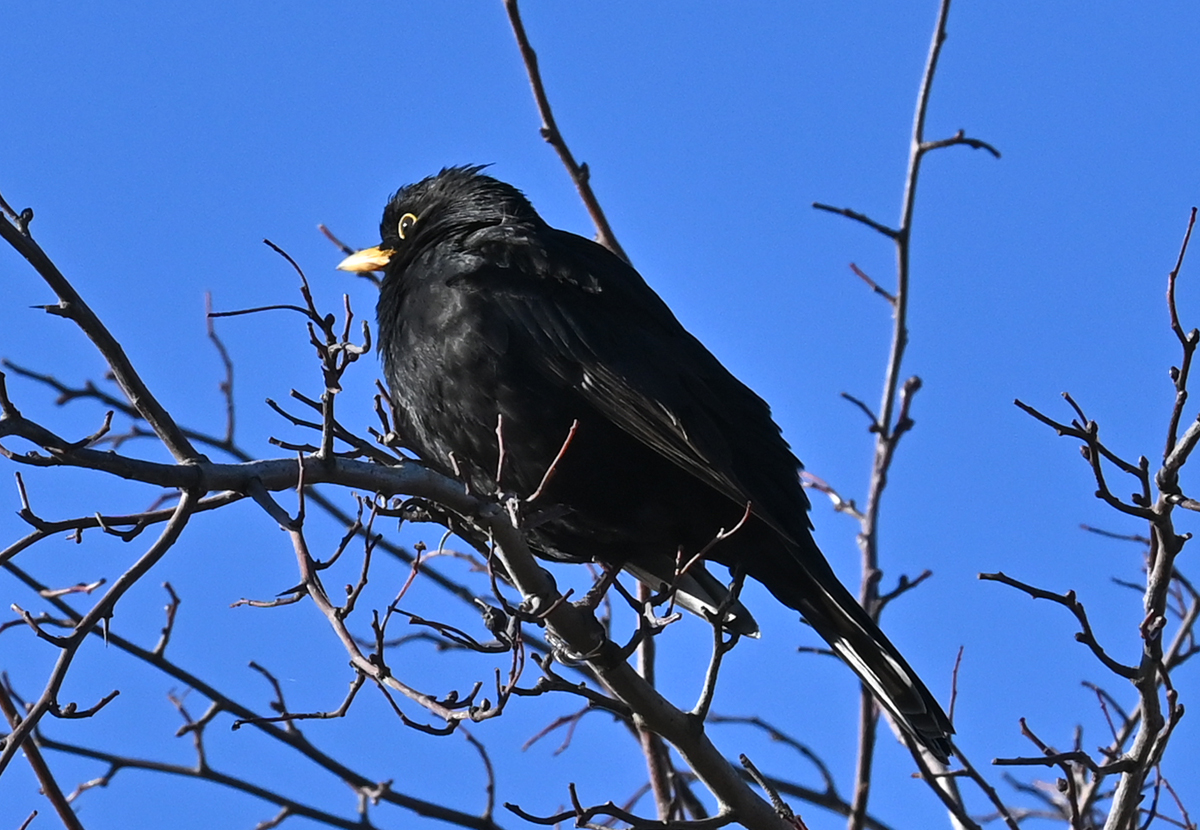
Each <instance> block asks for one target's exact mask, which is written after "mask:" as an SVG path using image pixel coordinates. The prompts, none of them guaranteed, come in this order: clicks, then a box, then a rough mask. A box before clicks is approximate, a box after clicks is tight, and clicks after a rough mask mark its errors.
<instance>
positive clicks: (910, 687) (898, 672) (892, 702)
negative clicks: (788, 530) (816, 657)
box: [762, 544, 954, 763]
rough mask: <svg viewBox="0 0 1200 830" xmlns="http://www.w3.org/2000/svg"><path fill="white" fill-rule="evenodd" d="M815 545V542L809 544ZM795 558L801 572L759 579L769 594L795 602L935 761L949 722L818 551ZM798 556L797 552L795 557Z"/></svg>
mask: <svg viewBox="0 0 1200 830" xmlns="http://www.w3.org/2000/svg"><path fill="white" fill-rule="evenodd" d="M813 547H814V549H815V548H816V546H815V544H814V545H813ZM817 556H818V557H819V565H815V566H811V567H810V565H811V563H812V560H811V559H809V558H807V557H806V558H805V561H803V562H801V563H800V564H801V570H803V572H804V573H803V577H802V578H796V576H795V575H790V576H789V578H788V579H783V580H777V579H764V580H762V581H763V583H764V584H765V585H766V586H767V588H768V589H770V591H771V592H772V593H773V594H775V596H776V597H777V598H778V599H779V600H780V601H781V602H783V603H784V604H785V605H788V606H790V607H792V608H795V609H796V610H797V611H799V612H800V613H801V614H803V615H804V618H805V619H806V620H808V622H809V624H810V625H812V627H813V629H815V630H816V632H817V633H818V634H820V635H821V637H822V638H823V639H824V640H825V641H826V642H827V643H829V645H830V647H831V648H832V649H833V651H834V653H835V654H837V655H838V656H839V657H841V658H842V659H843V660H844V661H845V662H846V664H847V665H848V666H850V668H851V669H853V670H854V673H855V674H857V675H858V677H859V679H860V680H861V681H862V682H863V685H865V686H866V687H867V688H868V689H870V690H871V693H872V694H873V695H874V696H875V699H876V700H877V701H878V702H879V704H880V705H881V706H882V707H883V708H884V709H885V710H886V711H887V713H888V714H889V715H890V716H891V718H892V720H893V722H895V724H896V725H897V726H898V727H900V728H901V729H903V730H904V731H905V732H907V733H908V734H909V735H911V736H912V737H913V738H915V739H916V740H917V742H918V743H920V744H921V745H922V746H923V747H925V748H926V749H928V750H929V751H930V752H931V753H932V754H933V755H934V756H935V757H936V758H937V759H938V760H939V761H942V762H943V763H945V762H947V761H948V760H949V757H950V754H951V753H952V752H953V744H952V743H951V740H950V736H951V735H953V734H954V726H953V725H952V724H951V723H950V719H949V718H948V717H946V713H945V712H944V711H943V710H942V707H941V706H940V705H939V704H938V702H937V699H936V698H934V696H933V694H932V693H931V692H930V691H929V689H928V688H926V686H925V684H924V683H922V682H921V678H920V677H918V676H917V673H916V672H915V671H913V669H912V667H911V666H909V665H908V662H907V661H905V659H904V658H903V657H902V656H901V655H900V652H899V650H898V649H897V648H896V647H895V646H894V645H892V643H891V641H889V640H888V638H887V636H886V635H885V634H884V633H883V632H882V631H881V630H880V629H879V626H878V625H876V624H875V622H874V621H873V620H872V619H871V617H870V616H869V615H868V614H867V612H866V611H864V610H863V608H862V606H860V605H859V604H858V602H857V601H856V600H855V599H854V597H853V596H851V594H850V592H849V591H847V590H846V588H845V587H844V586H843V585H842V584H841V583H840V582H839V581H838V580H837V578H836V577H835V576H834V574H833V572H832V570H830V569H829V566H828V564H827V563H826V562H825V560H824V557H823V556H820V553H819V552H818V553H817ZM797 558H798V559H799V557H797Z"/></svg>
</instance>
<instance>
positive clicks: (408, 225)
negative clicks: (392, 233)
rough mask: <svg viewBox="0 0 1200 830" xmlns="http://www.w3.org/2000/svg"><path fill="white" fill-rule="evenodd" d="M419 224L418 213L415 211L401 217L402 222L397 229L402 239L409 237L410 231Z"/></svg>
mask: <svg viewBox="0 0 1200 830" xmlns="http://www.w3.org/2000/svg"><path fill="white" fill-rule="evenodd" d="M416 224H417V215H416V214H415V213H406V214H404V215H403V216H401V217H400V224H399V225H397V226H396V230H397V231H398V232H399V233H400V238H401V239H407V238H408V234H409V231H411V230H412V229H413V226H414V225H416Z"/></svg>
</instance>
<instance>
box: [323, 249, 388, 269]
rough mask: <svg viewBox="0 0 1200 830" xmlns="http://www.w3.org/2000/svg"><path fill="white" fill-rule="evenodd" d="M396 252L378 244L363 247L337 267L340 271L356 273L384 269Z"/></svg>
mask: <svg viewBox="0 0 1200 830" xmlns="http://www.w3.org/2000/svg"><path fill="white" fill-rule="evenodd" d="M394 253H396V252H395V251H389V250H388V249H387V248H380V247H378V246H376V247H374V248H363V249H362V250H361V251H357V252H356V253H353V254H350V256H348V257H346V258H345V259H343V260H342V261H341V262H339V263H338V266H337V267H338V270H339V271H353V272H354V273H356V274H361V273H364V272H366V271H382V270H383V269H384V266H386V265H387V264H388V261H389V260H390V259H391V258H392V255H393V254H394Z"/></svg>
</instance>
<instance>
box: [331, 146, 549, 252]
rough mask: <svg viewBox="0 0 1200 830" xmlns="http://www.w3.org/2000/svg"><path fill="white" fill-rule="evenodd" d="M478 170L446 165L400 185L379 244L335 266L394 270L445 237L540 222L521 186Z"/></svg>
mask: <svg viewBox="0 0 1200 830" xmlns="http://www.w3.org/2000/svg"><path fill="white" fill-rule="evenodd" d="M482 170H483V166H470V167H447V168H444V169H443V170H442V171H441V172H440V173H438V174H437V175H434V176H429V177H428V178H425V179H422V180H421V181H419V182H416V183H415V184H410V185H407V186H405V187H402V188H400V189H399V190H398V191H396V194H395V195H394V196H393V197H392V198H391V201H389V202H388V204H387V207H386V208H384V210H383V220H382V221H381V222H380V225H379V236H380V239H381V242H380V244H379V245H377V246H375V247H373V248H364V249H363V250H361V251H358V252H356V253H353V254H351V255H350V256H348V257H346V259H344V260H342V262H340V263H339V264H338V266H337V267H338V268H339V269H341V270H342V271H353V272H357V273H361V272H365V271H384V272H385V273H388V274H391V273H398V272H400V271H403V270H404V269H405V268H406V267H407V266H408V264H409V263H410V262H412V261H413V259H414V258H415V257H416V256H417V254H419V253H420V252H421V251H423V250H426V249H428V248H429V247H431V246H433V245H437V244H438V243H440V242H442V241H444V240H447V239H450V238H454V237H458V236H463V235H465V234H469V233H472V232H474V231H477V230H480V229H483V228H489V227H494V226H500V225H512V226H514V227H519V226H526V227H530V228H532V227H536V226H537V225H540V224H542V219H541V217H539V216H538V215H537V212H536V211H534V209H533V206H532V205H530V204H529V200H528V199H526V198H525V196H524V195H523V194H522V193H521V191H519V190H517V189H516V188H515V187H513V186H512V185H509V184H505V183H504V182H502V181H499V180H498V179H493V178H492V177H491V176H485V175H483V174H482V172H480V171H482Z"/></svg>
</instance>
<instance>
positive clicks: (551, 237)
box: [338, 167, 954, 761]
mask: <svg viewBox="0 0 1200 830" xmlns="http://www.w3.org/2000/svg"><path fill="white" fill-rule="evenodd" d="M481 169H482V168H480V167H453V168H448V169H445V170H443V171H442V172H440V173H438V174H437V175H436V176H431V177H429V178H427V179H424V180H423V181H420V182H417V183H416V184H413V185H409V186H408V187H404V188H402V189H401V190H400V191H399V192H397V193H396V195H395V196H394V197H393V198H392V200H391V201H390V202H389V203H388V205H387V207H386V209H385V210H384V213H383V222H382V224H381V228H380V232H381V236H382V239H383V241H382V244H381V245H380V246H378V247H376V248H370V249H367V250H364V251H359V252H358V253H356V254H354V255H352V256H350V257H349V258H347V259H346V260H345V261H344V262H342V263H341V265H339V266H338V267H339V268H342V269H343V270H347V271H370V270H382V271H383V272H384V279H383V283H382V287H381V292H380V296H379V306H378V319H379V348H380V350H381V352H382V353H383V365H384V374H385V376H386V378H387V381H388V385H389V386H390V388H391V396H392V400H393V402H394V404H395V411H396V420H397V428H398V429H399V430H400V434H401V436H402V437H403V439H404V441H405V442H406V443H407V444H408V445H409V446H411V447H412V448H413V449H414V450H415V451H416V452H417V453H418V454H419V455H420V456H421V458H422V459H423V460H424V461H426V462H427V463H428V464H430V465H431V466H433V467H434V468H436V469H438V470H440V471H441V472H443V473H446V474H448V475H453V476H455V477H457V478H460V479H462V480H464V481H465V482H466V483H467V485H468V486H469V487H470V488H471V490H472V492H475V493H481V494H491V493H495V492H497V491H498V490H503V491H507V492H514V493H516V494H518V495H521V496H524V497H528V496H530V495H532V494H535V493H536V494H537V498H536V499H535V500H534V506H535V507H541V508H543V511H542V515H541V519H540V521H535V525H536V526H535V527H534V528H533V529H532V530H530V531H529V536H530V543H531V545H532V546H533V547H534V549H535V550H536V551H537V552H538V553H539V554H540V555H542V556H545V557H547V558H551V559H558V560H568V561H586V560H595V561H598V562H601V563H605V564H607V565H612V566H619V567H622V568H624V569H626V570H628V571H629V572H631V573H632V574H633V575H634V576H636V577H637V578H638V579H640V580H642V581H643V582H646V583H647V584H649V585H650V586H651V587H652V588H653V589H655V590H657V589H660V588H662V587H663V586H664V585H671V584H673V583H674V584H675V585H676V586H677V588H678V601H679V602H680V604H682V605H684V606H685V607H687V608H689V609H691V610H693V611H696V612H703V611H708V612H709V614H710V615H711V613H712V612H713V611H714V610H716V608H717V607H718V606H719V605H720V603H721V600H722V598H723V597H724V596H725V593H726V590H725V588H724V586H723V585H722V584H721V583H720V582H719V581H718V580H717V579H716V578H715V577H713V576H712V575H711V574H709V573H708V571H707V570H705V568H704V565H703V562H695V563H693V564H692V566H691V567H690V568H687V570H686V573H685V574H684V576H683V577H680V576H679V574H678V571H679V570H680V567H681V566H680V563H681V562H682V563H687V562H688V561H689V560H690V559H691V558H692V557H694V556H695V555H696V554H698V553H700V552H702V551H707V552H706V553H705V555H704V558H705V559H708V560H715V561H717V562H720V563H721V564H723V565H726V566H729V567H730V568H734V569H742V570H744V572H745V573H746V574H747V575H749V576H751V577H753V578H755V579H757V580H758V581H759V582H761V583H762V584H763V585H765V586H766V587H767V588H768V589H769V590H770V591H771V593H772V594H774V595H775V596H776V597H777V598H778V599H779V600H780V601H781V602H782V603H784V604H785V605H787V606H789V607H791V608H794V609H796V610H797V611H799V612H800V613H801V614H803V615H804V618H805V619H806V620H807V621H808V622H809V623H810V624H811V625H812V627H813V628H814V629H816V631H817V633H818V634H820V635H821V636H822V637H823V638H824V639H825V640H826V641H827V642H828V643H829V645H830V646H831V647H832V648H833V650H834V651H835V652H836V653H837V654H838V655H840V656H841V657H842V658H843V659H844V660H845V661H846V662H847V663H848V664H849V665H850V667H851V668H852V669H854V671H855V672H856V673H857V674H858V676H859V677H860V678H861V679H862V682H863V683H865V684H866V685H867V687H869V688H870V689H871V691H872V692H873V693H874V694H875V696H876V698H877V699H878V700H879V702H880V703H881V704H882V705H883V706H884V708H885V709H887V711H888V712H889V713H890V714H891V716H892V718H893V719H894V720H895V721H896V722H897V723H898V724H899V725H900V726H901V728H903V729H904V730H905V731H907V732H908V733H909V734H911V735H913V736H914V737H915V738H916V739H917V740H918V741H919V742H920V743H921V744H922V745H924V746H925V747H926V748H927V749H929V750H930V751H931V752H932V753H933V754H934V755H936V756H938V757H939V758H941V759H942V760H943V761H944V760H946V758H947V756H948V754H949V753H950V751H951V744H950V739H949V736H950V735H951V734H952V733H953V731H954V730H953V728H952V726H951V725H950V721H949V719H948V718H947V717H946V715H945V714H944V713H943V711H942V709H941V707H940V706H939V705H938V703H937V701H936V700H935V699H934V697H933V695H931V694H930V693H929V690H928V689H926V688H925V685H924V684H923V683H922V682H921V680H920V678H918V677H917V675H916V673H915V672H914V671H913V670H912V669H911V668H910V667H909V665H908V663H907V662H905V660H904V658H903V657H901V656H900V652H899V651H897V650H896V648H895V647H894V646H893V645H892V644H891V643H890V642H889V641H888V639H887V637H885V636H884V634H883V632H881V631H880V630H879V628H878V626H876V624H875V623H874V622H873V621H872V620H871V618H870V617H869V616H868V615H867V614H866V613H865V612H864V611H863V609H862V608H861V607H860V606H859V604H858V603H857V602H856V601H855V599H854V597H852V596H851V595H850V593H849V592H848V591H847V590H846V589H845V588H844V587H843V586H842V584H841V583H840V582H838V580H837V577H836V576H834V573H833V571H832V570H831V569H830V567H829V564H828V563H827V562H826V561H825V557H824V556H823V555H822V554H821V551H820V550H819V549H818V548H817V546H816V544H815V543H814V542H813V539H812V535H811V533H810V529H811V524H810V523H809V520H808V509H809V502H808V498H807V496H806V495H805V493H804V490H803V488H802V487H801V485H800V481H799V470H800V462H799V461H798V460H797V459H796V457H795V456H794V455H793V454H792V452H791V450H790V449H789V448H788V445H787V443H786V442H785V441H784V440H783V437H782V435H781V434H780V430H779V427H778V426H776V424H775V422H774V421H773V420H772V419H771V412H770V409H769V408H768V407H767V404H766V403H765V402H763V400H762V399H761V398H759V397H758V396H757V395H756V394H754V392H752V391H751V390H750V389H749V388H747V387H746V386H745V385H744V384H742V383H741V382H740V381H739V380H738V379H737V378H735V377H734V376H733V375H732V374H730V373H729V371H728V370H726V369H725V367H724V366H722V365H721V364H720V363H719V362H718V361H717V359H716V358H715V357H713V355H712V354H711V353H710V352H709V351H708V350H707V349H706V348H705V347H704V346H703V345H701V343H700V342H699V341H698V340H696V338H694V337H693V336H692V335H691V334H689V333H688V332H687V331H686V330H685V329H684V328H683V326H682V325H680V324H679V321H677V320H676V319H675V316H674V315H673V314H672V313H671V311H670V309H668V308H667V306H666V304H664V303H663V301H662V300H661V299H660V298H659V297H658V295H657V294H655V293H654V291H653V290H651V288H650V287H649V286H648V285H647V284H646V283H645V281H644V280H643V279H642V277H641V276H640V275H639V274H638V272H637V271H635V270H634V269H633V268H632V267H631V266H630V265H629V264H628V263H626V262H625V261H624V260H622V259H621V258H620V257H618V256H617V255H615V254H613V253H612V252H611V251H609V250H608V249H607V248H604V247H602V246H601V245H599V244H597V243H595V242H593V241H591V240H589V239H585V238H583V237H580V236H576V235H575V234H573V233H568V232H566V231H560V230H556V229H554V228H552V227H550V226H549V225H547V224H546V223H545V222H544V221H543V220H542V218H541V217H540V216H538V214H537V212H536V211H535V210H534V209H533V207H532V205H530V203H529V202H528V200H526V198H525V197H524V196H523V195H522V194H521V193H520V192H519V191H518V190H516V189H515V188H513V187H511V186H510V185H508V184H505V183H503V182H500V181H497V180H496V179H494V178H491V177H489V176H485V175H483V174H481V173H480V170H481ZM552 468H553V472H552V474H551V475H550V476H548V477H547V471H548V470H551V469H552ZM743 520H744V521H743ZM739 525H740V526H739ZM734 527H738V529H737V530H736V532H734V533H732V534H730V535H727V536H726V537H725V538H721V539H720V540H719V541H716V542H715V543H714V539H717V538H718V535H719V534H720V533H721V530H722V529H726V530H729V529H732V528H734ZM725 625H726V627H727V628H729V629H730V630H733V631H737V632H739V633H743V634H753V633H756V632H757V625H756V624H755V622H754V620H753V618H752V617H751V616H750V615H749V613H748V612H747V611H746V610H745V608H744V607H742V606H741V605H740V604H737V605H735V606H734V607H733V609H732V610H731V611H730V612H729V615H728V617H727V618H726V620H725Z"/></svg>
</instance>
